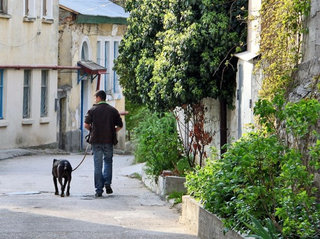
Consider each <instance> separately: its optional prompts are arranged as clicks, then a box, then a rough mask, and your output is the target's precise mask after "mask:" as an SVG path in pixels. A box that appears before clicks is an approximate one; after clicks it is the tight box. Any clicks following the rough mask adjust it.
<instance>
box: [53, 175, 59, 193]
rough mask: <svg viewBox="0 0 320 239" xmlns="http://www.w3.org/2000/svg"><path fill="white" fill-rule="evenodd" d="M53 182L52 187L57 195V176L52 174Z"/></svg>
mask: <svg viewBox="0 0 320 239" xmlns="http://www.w3.org/2000/svg"><path fill="white" fill-rule="evenodd" d="M53 184H54V189H55V193H54V194H55V195H59V189H58V185H57V178H56V177H55V176H53Z"/></svg>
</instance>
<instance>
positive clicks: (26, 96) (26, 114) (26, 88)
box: [22, 70, 32, 119]
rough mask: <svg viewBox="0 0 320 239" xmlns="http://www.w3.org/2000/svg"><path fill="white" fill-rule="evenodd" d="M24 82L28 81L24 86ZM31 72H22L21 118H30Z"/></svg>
mask: <svg viewBox="0 0 320 239" xmlns="http://www.w3.org/2000/svg"><path fill="white" fill-rule="evenodd" d="M26 80H28V82H27V84H26ZM31 81H32V72H31V70H24V72H23V103H22V118H23V119H30V118H31V102H30V101H31Z"/></svg>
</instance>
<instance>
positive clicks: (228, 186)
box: [187, 97, 320, 238]
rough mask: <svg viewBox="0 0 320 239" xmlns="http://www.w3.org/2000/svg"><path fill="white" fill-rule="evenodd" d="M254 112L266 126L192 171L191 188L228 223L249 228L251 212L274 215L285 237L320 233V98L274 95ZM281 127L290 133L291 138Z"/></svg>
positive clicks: (190, 190) (256, 216) (310, 235)
mask: <svg viewBox="0 0 320 239" xmlns="http://www.w3.org/2000/svg"><path fill="white" fill-rule="evenodd" d="M255 112H256V114H258V115H259V116H260V123H261V125H262V126H263V128H262V129H261V130H259V131H257V132H252V133H249V134H248V135H246V136H244V137H242V138H241V139H240V140H238V141H237V142H235V143H233V144H231V145H229V146H228V151H227V152H226V153H225V154H224V155H223V157H222V158H221V159H220V160H216V158H213V159H211V160H209V161H208V162H207V164H206V166H205V167H204V168H197V170H196V171H195V172H192V173H190V174H188V175H187V188H188V192H189V193H190V194H193V196H194V197H195V198H197V199H199V200H200V201H201V202H202V203H203V205H204V207H205V208H206V209H208V210H209V211H211V212H212V213H215V214H217V215H218V216H220V217H221V218H223V221H224V223H225V226H226V227H227V228H233V229H236V230H239V231H242V232H245V231H248V229H249V228H248V227H247V226H246V225H248V223H249V222H250V221H251V218H250V216H248V215H251V216H254V217H255V218H257V219H258V220H264V219H265V218H269V219H271V221H272V223H273V224H274V226H275V227H276V228H277V230H279V231H280V232H281V236H283V238H320V204H319V198H318V199H317V197H316V195H317V193H319V189H318V188H316V187H315V186H314V173H315V172H316V171H317V170H319V168H320V167H319V165H320V160H319V154H320V152H319V145H320V142H319V136H320V135H319V132H317V131H316V130H315V125H316V124H317V121H318V120H319V118H320V103H319V102H318V101H316V100H301V101H300V102H297V103H288V104H287V105H285V104H284V100H283V98H282V97H275V99H274V101H273V102H268V101H259V103H258V104H257V108H256V109H255ZM274 122H276V123H274ZM280 126H281V127H280ZM281 129H282V130H281ZM283 129H285V131H284V132H283ZM280 133H282V134H283V135H285V134H287V135H285V136H283V137H284V138H286V139H287V141H283V140H281V139H282V137H281V138H280V137H279V135H280ZM312 137H313V138H312ZM311 138H312V139H315V141H313V140H310V139H311ZM317 138H318V139H317ZM301 140H307V142H316V143H313V144H312V143H310V144H308V143H306V145H307V148H306V147H305V145H304V147H302V146H301V144H299V143H298V142H301Z"/></svg>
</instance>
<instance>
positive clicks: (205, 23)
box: [115, 0, 247, 112]
mask: <svg viewBox="0 0 320 239" xmlns="http://www.w3.org/2000/svg"><path fill="white" fill-rule="evenodd" d="M246 9H247V0H231V1H229V0H202V1H196V0H186V1H178V0H163V1H159V0H140V1H137V0H127V1H126V10H127V11H129V12H130V17H129V19H128V30H127V32H126V34H125V36H124V39H123V40H122V42H121V45H120V48H119V53H120V55H119V57H118V59H117V61H116V64H115V69H116V70H117V72H118V74H119V75H120V83H121V85H122V86H123V87H124V94H125V96H126V97H127V99H129V100H131V101H132V102H137V103H144V104H146V105H147V106H148V107H149V108H150V109H154V110H157V111H164V112H165V111H168V110H169V111H170V110H173V109H174V108H175V107H177V106H183V105H186V104H187V105H190V106H192V105H193V104H197V103H199V102H200V101H201V100H202V99H203V98H205V97H213V98H216V99H217V98H219V99H223V100H224V101H226V102H227V103H228V104H229V105H232V102H233V96H234V89H235V73H236V59H235V57H234V56H233V54H234V53H235V52H238V51H241V50H242V47H243V46H244V45H245V41H246V30H245V29H246V21H245V18H246V15H247V10H246Z"/></svg>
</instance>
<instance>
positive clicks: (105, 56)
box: [104, 41, 112, 94]
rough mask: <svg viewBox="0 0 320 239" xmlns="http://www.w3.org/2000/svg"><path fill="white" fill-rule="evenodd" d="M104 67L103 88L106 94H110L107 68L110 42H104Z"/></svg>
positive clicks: (108, 65)
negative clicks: (105, 70)
mask: <svg viewBox="0 0 320 239" xmlns="http://www.w3.org/2000/svg"><path fill="white" fill-rule="evenodd" d="M104 67H105V68H106V69H107V74H105V75H104V82H105V83H104V88H105V91H106V92H107V93H109V94H110V93H111V91H112V87H111V86H110V79H109V75H110V74H109V67H110V41H104Z"/></svg>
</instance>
